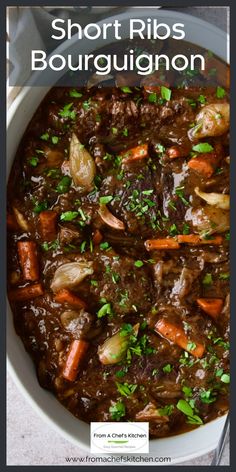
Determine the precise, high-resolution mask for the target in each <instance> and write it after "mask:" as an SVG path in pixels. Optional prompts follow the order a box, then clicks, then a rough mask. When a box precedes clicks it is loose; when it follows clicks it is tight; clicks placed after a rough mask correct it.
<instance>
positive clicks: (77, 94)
mask: <svg viewBox="0 0 236 472" xmlns="http://www.w3.org/2000/svg"><path fill="white" fill-rule="evenodd" d="M69 95H70V97H71V98H81V97H82V96H83V94H82V93H81V92H78V91H77V90H76V89H73V90H70V91H69Z"/></svg>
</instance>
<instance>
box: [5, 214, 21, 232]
mask: <svg viewBox="0 0 236 472" xmlns="http://www.w3.org/2000/svg"><path fill="white" fill-rule="evenodd" d="M7 228H8V229H9V230H10V231H17V230H18V229H19V226H18V224H17V221H16V218H15V216H14V215H13V214H12V213H8V214H7Z"/></svg>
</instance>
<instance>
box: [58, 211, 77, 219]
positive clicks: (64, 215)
mask: <svg viewBox="0 0 236 472" xmlns="http://www.w3.org/2000/svg"><path fill="white" fill-rule="evenodd" d="M78 214H79V213H78V211H65V212H64V213H61V216H60V220H61V221H73V220H74V219H75V218H77V216H78Z"/></svg>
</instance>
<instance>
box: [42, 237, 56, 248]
mask: <svg viewBox="0 0 236 472" xmlns="http://www.w3.org/2000/svg"><path fill="white" fill-rule="evenodd" d="M58 246H59V242H58V240H57V239H56V240H55V241H51V242H50V243H49V242H47V241H44V242H43V243H42V244H41V247H42V249H43V250H44V251H50V250H51V249H52V250H53V249H57V248H58Z"/></svg>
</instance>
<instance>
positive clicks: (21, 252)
mask: <svg viewBox="0 0 236 472" xmlns="http://www.w3.org/2000/svg"><path fill="white" fill-rule="evenodd" d="M17 250H18V256H19V261H20V266H21V270H22V272H23V277H24V279H25V280H31V281H32V282H35V281H36V280H38V279H39V264H38V254H37V244H36V243H35V242H34V241H18V243H17Z"/></svg>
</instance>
